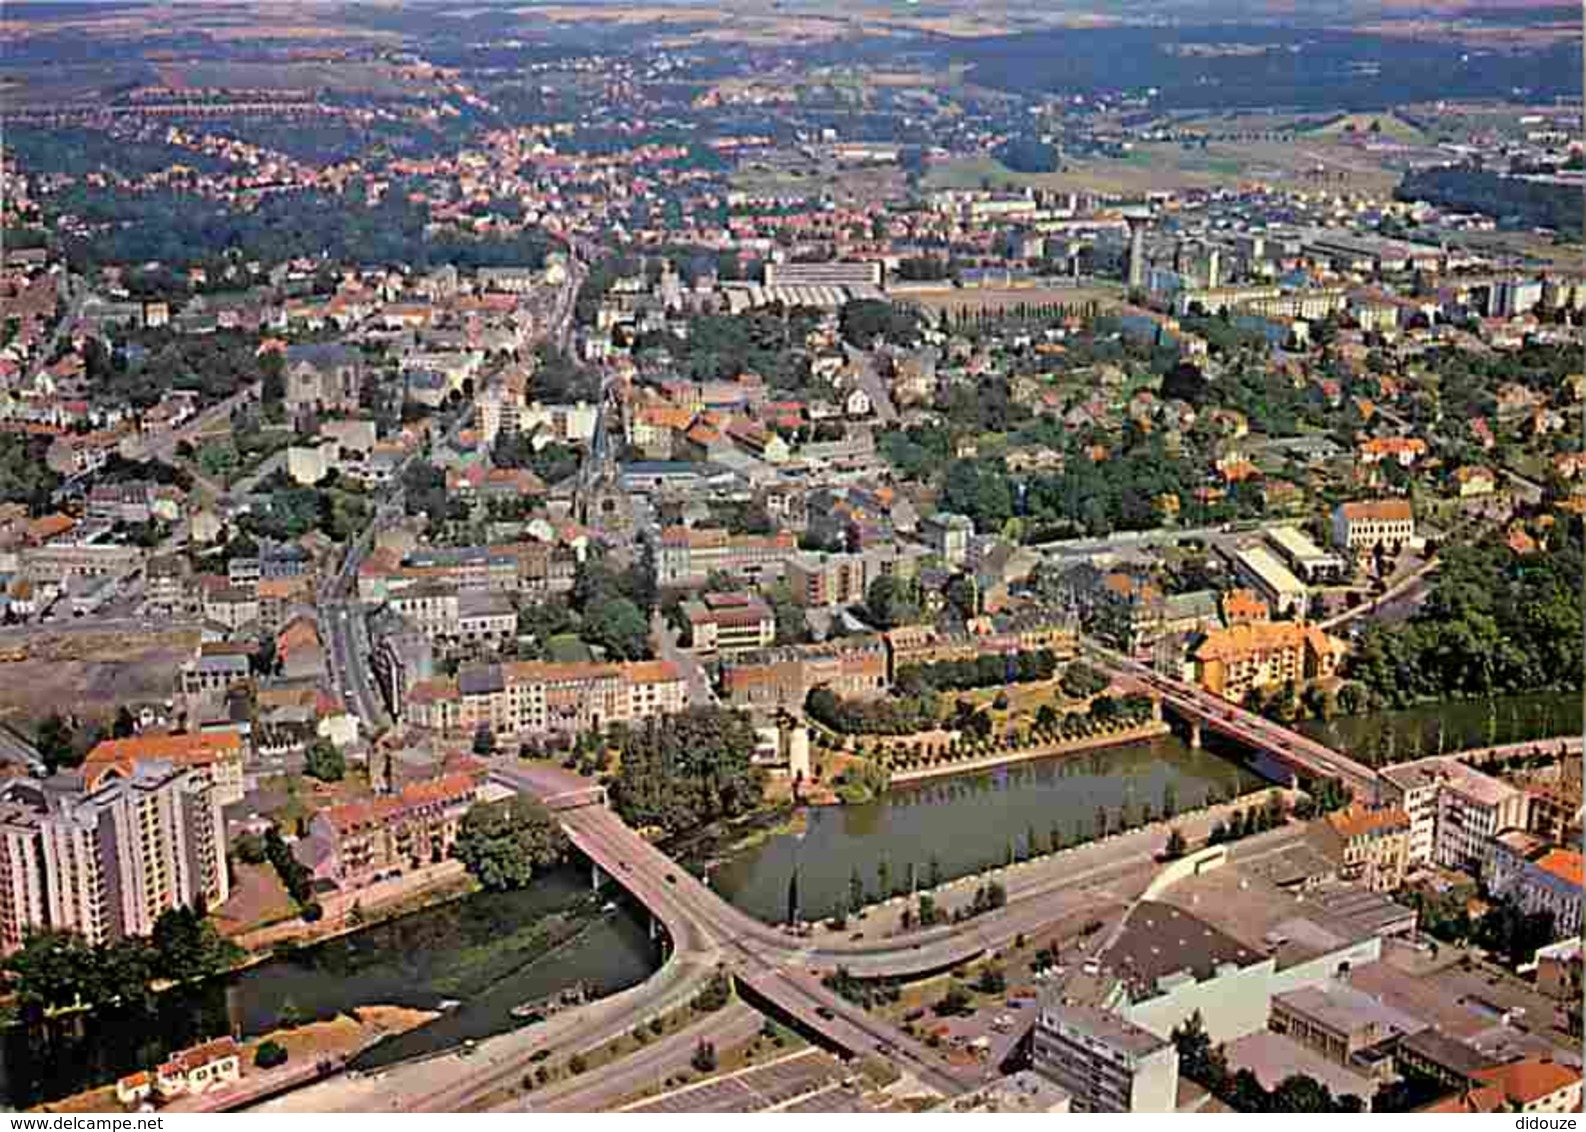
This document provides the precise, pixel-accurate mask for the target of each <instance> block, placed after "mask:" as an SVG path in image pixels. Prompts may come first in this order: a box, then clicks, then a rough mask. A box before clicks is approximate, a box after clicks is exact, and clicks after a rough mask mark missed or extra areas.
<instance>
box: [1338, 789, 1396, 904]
mask: <svg viewBox="0 0 1586 1132" xmlns="http://www.w3.org/2000/svg"><path fill="white" fill-rule="evenodd" d="M1327 824H1328V826H1329V827H1331V829H1332V831H1333V832H1334V833H1335V834H1337V835H1338V837H1339V839H1340V841H1341V842H1342V850H1343V867H1342V868H1341V869H1340V870H1339V876H1340V877H1342V878H1343V879H1345V880H1349V881H1353V882H1355V883H1358V884H1364V885H1365V886H1366V887H1368V888H1370V889H1371V891H1373V892H1393V891H1395V890H1396V889H1398V888H1399V887H1400V886H1401V885H1402V884H1403V883H1404V874H1405V871H1406V869H1407V868H1408V867H1409V860H1410V815H1409V814H1407V813H1405V811H1404V810H1402V809H1400V808H1398V807H1397V806H1377V807H1370V806H1366V805H1363V804H1362V803H1360V802H1354V803H1352V804H1351V805H1349V806H1347V807H1345V808H1344V809H1342V810H1336V811H1334V812H1333V813H1331V814H1328V815H1327Z"/></svg>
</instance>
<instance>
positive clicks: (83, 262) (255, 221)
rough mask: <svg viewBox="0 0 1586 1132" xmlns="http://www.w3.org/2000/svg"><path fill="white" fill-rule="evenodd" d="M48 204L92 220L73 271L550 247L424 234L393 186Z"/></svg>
mask: <svg viewBox="0 0 1586 1132" xmlns="http://www.w3.org/2000/svg"><path fill="white" fill-rule="evenodd" d="M50 205H51V208H52V210H53V211H55V212H57V213H67V212H69V213H72V214H74V215H75V216H77V217H78V218H79V219H80V220H81V221H82V222H83V223H84V224H87V225H91V226H94V229H95V230H93V231H91V232H84V233H82V234H80V235H73V236H70V237H68V238H67V240H66V254H67V259H68V261H69V262H70V264H71V267H72V270H74V271H79V272H84V271H89V270H92V269H94V268H96V267H99V266H101V265H103V264H114V263H144V262H148V261H160V262H166V263H188V262H191V261H192V260H194V259H196V258H202V257H204V256H206V255H210V254H214V253H217V252H223V251H226V250H228V249H231V248H236V249H238V250H239V251H242V252H245V253H246V254H247V255H248V256H249V257H250V258H254V259H260V260H263V261H265V262H267V263H279V262H282V261H285V260H290V259H296V258H298V257H302V256H315V257H317V256H319V255H320V254H321V253H324V254H325V255H327V256H328V257H329V258H330V259H331V260H332V261H338V262H352V263H363V264H393V263H402V264H407V265H409V266H411V267H415V268H428V267H437V266H440V265H442V264H447V263H450V264H455V265H456V266H457V267H458V268H459V269H460V270H464V271H467V270H470V269H473V268H477V267H531V268H533V267H539V266H540V265H541V264H543V263H544V262H545V256H546V253H547V252H548V251H550V250H551V249H552V247H553V241H552V240H551V238H550V237H549V236H548V235H546V234H545V233H544V232H542V231H540V230H538V229H528V230H525V231H523V232H520V233H518V234H517V235H515V236H513V237H511V238H510V239H475V238H473V237H469V236H462V235H438V236H431V235H429V234H428V233H427V232H426V228H427V227H428V225H429V222H430V219H429V211H428V209H427V208H426V207H425V206H424V205H422V204H415V203H413V202H412V201H409V200H408V199H407V194H406V192H405V191H404V190H403V189H402V188H401V187H400V186H397V185H393V186H391V188H390V189H389V190H388V191H387V192H386V193H385V194H384V195H383V196H381V197H380V199H379V200H378V201H371V200H369V199H368V198H367V197H366V196H365V195H364V194H363V193H362V192H361V191H349V192H347V193H342V194H337V193H331V192H325V191H322V190H319V189H304V190H295V191H290V192H280V193H273V194H271V195H269V196H266V197H264V198H263V199H262V200H260V201H259V203H258V206H257V207H255V208H254V209H252V210H251V211H247V212H243V211H239V210H236V209H231V208H228V207H227V206H226V205H224V204H221V203H219V202H217V201H213V200H210V199H208V198H206V197H202V196H199V195H198V194H196V193H185V192H179V191H176V190H171V189H163V190H160V191H157V192H148V193H138V194H135V195H134V194H130V193H120V192H113V191H112V192H105V191H98V190H93V191H91V190H89V189H86V188H84V187H82V186H76V187H73V188H71V189H68V190H66V191H65V192H63V193H61V194H60V195H58V196H56V197H53V198H51V200H50ZM101 225H102V226H103V227H100V226H101Z"/></svg>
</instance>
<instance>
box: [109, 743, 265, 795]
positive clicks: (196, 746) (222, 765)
mask: <svg viewBox="0 0 1586 1132" xmlns="http://www.w3.org/2000/svg"><path fill="white" fill-rule="evenodd" d="M243 747H244V744H243V739H242V732H241V731H237V730H234V729H231V728H227V729H225V730H221V731H191V732H188V733H186V734H182V735H169V734H165V733H163V732H161V733H149V734H144V735H136V736H133V737H131V738H128V739H106V740H105V741H104V742H102V743H99V744H98V745H96V746H95V747H94V748H93V750H91V751H89V752H88V757H87V758H85V759H84V760H83V765H82V775H83V781H84V785H85V786H86V787H87V789H89V790H97V789H99V788H100V787H101V786H103V785H104V784H105V783H106V782H109V781H110V780H111V779H115V778H131V777H132V775H133V772H134V771H135V770H136V769H137V768H138V766H139V764H142V763H153V762H166V763H171V764H172V765H174V766H177V767H184V768H196V769H198V770H200V771H202V772H205V773H206V774H207V777H208V779H209V784H210V786H211V787H213V788H214V791H215V798H216V801H217V802H218V803H219V804H220V805H222V806H229V805H231V804H232V803H234V802H240V801H242V795H243V782H242V762H243V756H244V754H245V752H244V749H243Z"/></svg>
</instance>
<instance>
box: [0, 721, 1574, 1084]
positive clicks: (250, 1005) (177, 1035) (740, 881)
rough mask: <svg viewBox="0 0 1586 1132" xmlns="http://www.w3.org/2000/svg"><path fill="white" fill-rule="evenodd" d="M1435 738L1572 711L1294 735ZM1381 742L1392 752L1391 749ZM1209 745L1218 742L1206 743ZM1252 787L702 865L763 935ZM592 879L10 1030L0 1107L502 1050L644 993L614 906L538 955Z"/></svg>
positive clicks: (1538, 728)
mask: <svg viewBox="0 0 1586 1132" xmlns="http://www.w3.org/2000/svg"><path fill="white" fill-rule="evenodd" d="M1439 719H1441V720H1442V721H1443V722H1442V726H1443V729H1444V743H1445V747H1446V749H1447V750H1450V751H1452V750H1456V749H1459V748H1461V747H1471V746H1481V745H1488V744H1490V743H1494V742H1496V743H1505V742H1516V741H1524V740H1527V739H1532V738H1536V737H1538V736H1542V735H1553V734H1560V733H1563V732H1566V731H1569V730H1571V729H1573V730H1576V731H1578V730H1579V729H1580V726H1581V701H1580V699H1579V698H1578V697H1571V696H1568V695H1549V696H1517V697H1509V698H1506V699H1502V700H1497V701H1491V702H1488V701H1465V702H1459V703H1452V704H1441V705H1427V706H1424V707H1417V708H1412V709H1409V710H1407V711H1400V712H1388V713H1382V714H1378V715H1373V716H1364V717H1346V718H1340V719H1335V720H1332V721H1330V722H1328V723H1319V722H1315V721H1312V722H1309V723H1306V724H1305V725H1304V729H1305V730H1307V731H1308V732H1310V733H1311V734H1313V735H1315V736H1316V737H1317V738H1319V739H1321V740H1322V741H1324V742H1327V743H1329V744H1331V745H1334V746H1338V747H1340V748H1342V749H1345V750H1349V751H1350V752H1351V753H1353V754H1355V755H1356V757H1364V758H1365V759H1366V760H1368V761H1376V760H1377V759H1379V758H1382V757H1385V756H1386V755H1387V753H1388V752H1389V751H1390V750H1391V751H1392V755H1393V758H1395V759H1404V758H1409V757H1413V756H1414V754H1415V752H1416V749H1417V740H1416V735H1417V734H1419V735H1420V739H1419V749H1420V750H1421V752H1422V753H1425V754H1433V753H1436V749H1437V738H1436V735H1437V726H1438V720H1439ZM1388 735H1392V736H1393V738H1392V739H1391V740H1389V739H1388V738H1387V736H1388ZM1208 742H1211V743H1212V744H1213V746H1216V745H1217V744H1216V741H1215V740H1214V739H1209V740H1208ZM1259 785H1260V779H1259V778H1257V777H1256V776H1255V775H1254V774H1252V773H1250V772H1248V771H1246V770H1244V769H1241V768H1240V767H1239V766H1237V765H1235V763H1233V762H1231V761H1228V760H1227V759H1225V758H1223V757H1221V756H1220V755H1218V754H1216V753H1214V751H1210V750H1207V751H1194V750H1190V749H1189V748H1188V747H1186V746H1185V745H1184V744H1183V743H1182V742H1181V741H1180V740H1179V739H1177V738H1176V737H1173V736H1163V737H1161V738H1158V739H1154V740H1152V741H1150V742H1146V743H1136V744H1130V745H1128V746H1124V747H1113V748H1108V749H1102V750H1096V751H1089V752H1084V753H1080V754H1075V755H1069V756H1061V757H1057V758H1052V759H1044V760H1040V761H1037V762H1030V763H1021V764H1016V765H1013V766H1009V767H1006V768H1002V769H999V770H993V771H984V772H980V773H975V774H966V775H958V776H954V777H952V778H943V779H937V780H934V781H931V782H924V783H920V784H918V785H913V786H900V787H895V788H894V789H893V790H891V791H890V792H889V793H888V794H886V795H884V796H883V797H881V798H879V799H877V800H876V801H874V802H871V803H868V804H866V805H862V806H843V807H831V808H823V809H813V810H810V811H809V813H808V821H807V823H806V825H805V828H804V831H803V832H802V833H801V834H778V835H774V836H772V837H769V838H767V839H765V840H763V841H761V842H760V843H758V844H756V845H753V846H751V847H750V848H747V849H744V850H742V851H741V852H738V853H736V854H734V855H732V856H731V857H730V858H729V859H727V860H725V861H722V862H720V863H718V864H717V865H716V867H715V868H714V869H713V870H712V873H711V883H712V884H713V885H714V886H715V887H716V889H717V891H719V892H721V893H722V895H723V896H725V897H726V898H727V899H729V900H731V901H732V902H733V903H735V904H737V905H738V906H739V907H741V908H744V909H745V910H747V911H749V912H752V913H754V914H755V915H757V916H760V917H762V918H764V919H766V920H770V921H779V920H782V919H784V918H785V916H786V912H787V895H788V881H789V878H790V877H791V875H792V872H793V866H794V862H795V861H797V863H798V867H799V897H800V906H801V908H802V910H803V912H804V914H805V915H806V916H824V915H828V914H830V912H831V911H833V910H834V909H835V908H836V906H837V904H838V902H839V901H841V900H843V899H844V898H845V897H846V895H847V892H848V883H849V877H850V874H851V873H852V871H853V870H854V869H855V868H856V867H857V868H858V870H859V872H860V875H861V877H862V879H863V881H864V883H865V886H866V888H867V889H874V888H875V887H876V883H877V865H878V864H879V863H880V862H881V861H882V860H883V859H885V860H886V861H887V864H888V866H889V868H890V870H891V875H892V878H893V882H894V883H895V884H900V885H902V884H906V883H907V876H908V872H907V870H908V867H909V865H910V863H913V865H914V866H915V868H916V876H917V879H918V880H919V882H920V883H922V884H923V883H925V881H926V878H927V877H928V875H929V867H930V861H931V858H932V857H933V856H934V857H935V858H936V859H937V862H938V864H939V866H940V869H941V872H942V876H943V877H944V878H945V879H952V878H954V877H958V876H963V875H967V874H969V873H973V872H976V871H978V870H981V869H984V868H986V867H987V866H990V865H995V864H1000V863H1001V862H1002V860H1003V859H1004V857H1005V856H1006V853H1007V848H1008V842H1009V839H1010V838H1011V839H1013V840H1014V841H1015V842H1016V843H1017V845H1018V846H1019V848H1020V851H1021V852H1022V851H1023V842H1024V839H1025V837H1026V836H1027V834H1026V831H1027V830H1029V829H1031V828H1033V829H1034V830H1035V833H1036V836H1037V838H1038V839H1039V840H1040V841H1042V842H1045V841H1046V840H1047V839H1048V838H1049V837H1050V835H1051V830H1052V828H1053V825H1054V823H1055V824H1056V826H1057V828H1058V829H1059V830H1061V831H1062V833H1063V836H1064V838H1065V840H1072V839H1073V837H1074V835H1075V833H1076V831H1077V830H1080V829H1084V830H1087V831H1088V830H1089V829H1090V828H1091V826H1092V825H1093V823H1094V821H1095V814H1096V809H1097V807H1098V806H1100V807H1103V808H1105V809H1106V810H1107V812H1108V815H1109V818H1112V817H1114V816H1115V815H1116V813H1117V811H1118V808H1119V807H1120V806H1124V805H1127V806H1129V807H1130V808H1131V810H1133V811H1134V812H1135V813H1138V812H1139V807H1140V806H1141V805H1142V804H1149V805H1150V806H1151V807H1152V809H1153V810H1154V811H1156V812H1158V813H1160V812H1161V810H1162V805H1163V800H1164V793H1165V792H1167V791H1169V790H1171V792H1172V793H1173V795H1174V802H1175V807H1176V809H1178V810H1180V811H1183V810H1187V809H1191V808H1194V807H1196V806H1198V805H1200V804H1201V803H1202V802H1203V801H1204V800H1205V798H1206V796H1207V793H1208V792H1209V791H1216V792H1217V793H1218V794H1219V795H1220V796H1221V797H1223V798H1227V797H1230V796H1231V795H1232V794H1233V793H1235V792H1236V791H1244V790H1249V789H1254V788H1256V787H1257V786H1259ZM586 883H587V874H585V873H584V872H583V871H582V870H581V869H574V868H571V867H569V868H566V869H562V870H558V871H557V872H554V873H551V874H548V875H547V876H546V877H544V878H542V879H540V880H539V881H537V882H536V883H535V885H534V887H533V888H532V889H530V890H528V891H526V892H514V893H503V894H486V893H480V894H477V895H474V896H470V897H468V898H466V899H464V900H460V901H456V902H453V903H451V904H446V905H442V906H440V907H437V908H431V909H427V910H425V911H422V912H416V913H413V914H412V915H409V916H405V917H403V918H401V919H399V920H394V921H391V922H389V923H384V924H376V925H373V926H371V927H368V928H365V929H363V930H361V931H358V932H355V933H352V934H350V935H347V936H343V937H341V938H339V939H335V940H330V941H328V942H326V943H322V944H318V945H315V946H313V947H308V948H304V949H301V950H300V951H298V952H296V953H294V954H292V955H291V956H288V957H281V958H276V959H272V960H270V961H269V962H267V963H263V964H260V965H259V966H257V967H253V968H250V969H249V970H247V971H243V972H240V973H238V974H236V975H233V976H229V977H227V978H224V979H217V980H214V981H212V982H211V983H208V984H206V985H204V986H201V987H197V988H187V989H183V990H181V991H179V992H175V993H172V994H168V995H165V996H163V998H162V1000H161V1003H160V1007H159V1011H158V1015H157V1017H155V1018H154V1019H152V1020H151V1019H150V1018H148V1017H147V1016H144V1015H141V1014H139V1015H131V1014H129V1013H126V1012H118V1011H115V1010H102V1011H98V1012H96V1013H94V1014H92V1015H82V1016H75V1017H71V1018H65V1019H59V1020H56V1021H53V1022H50V1023H47V1024H41V1025H35V1026H13V1027H10V1028H9V1029H7V1030H6V1031H5V1032H4V1034H3V1035H0V1094H3V1095H4V1097H5V1098H6V1099H7V1100H8V1101H9V1102H10V1103H11V1104H13V1105H15V1106H17V1107H23V1106H26V1105H32V1104H37V1103H39V1102H40V1101H42V1100H46V1099H55V1098H58V1097H61V1096H65V1095H67V1094H69V1093H73V1092H76V1091H78V1090H80V1089H83V1088H86V1087H89V1086H92V1085H96V1084H104V1083H107V1082H110V1081H113V1080H114V1079H115V1078H116V1077H117V1076H119V1075H121V1074H124V1073H129V1072H131V1071H133V1070H135V1069H138V1068H142V1067H143V1066H145V1065H148V1064H152V1063H153V1062H155V1061H156V1060H157V1059H158V1057H159V1056H160V1055H161V1054H163V1053H165V1052H167V1051H169V1050H170V1049H173V1048H180V1047H182V1046H184V1045H189V1044H192V1043H195V1042H198V1041H202V1040H204V1039H206V1038H210V1037H213V1036H215V1035H217V1034H224V1033H228V1032H229V1033H237V1034H241V1035H243V1036H244V1037H248V1036H254V1035H257V1034H260V1033H263V1032H265V1031H267V1030H269V1029H271V1028H273V1026H274V1024H275V1023H276V1022H277V1020H278V1019H280V1017H281V1016H282V1014H283V1013H291V1012H296V1013H298V1014H300V1015H303V1016H314V1017H322V1018H323V1017H330V1016H332V1015H334V1014H336V1013H339V1012H342V1011H346V1010H349V1009H353V1008H356V1007H358V1006H368V1005H375V1004H389V1005H394V1006H409V1007H416V1008H420V1009H437V1008H439V1006H440V1005H441V1004H442V1003H443V1002H446V1001H447V1000H456V1002H457V1003H458V1005H457V1006H456V1007H455V1008H454V1009H450V1010H448V1011H447V1012H445V1013H444V1014H442V1015H441V1017H439V1018H437V1019H436V1020H435V1021H434V1022H432V1023H430V1024H429V1025H426V1026H423V1027H421V1028H419V1029H417V1030H414V1031H411V1032H410V1033H408V1034H405V1035H402V1036H400V1037H397V1038H394V1039H391V1040H389V1041H387V1042H384V1043H381V1044H380V1045H378V1046H376V1047H375V1048H374V1049H373V1050H371V1051H369V1052H368V1053H367V1054H365V1055H364V1057H363V1059H362V1064H366V1065H376V1064H384V1063H388V1062H390V1061H392V1060H396V1059H399V1058H403V1057H409V1056H413V1055H416V1054H421V1053H426V1052H429V1051H432V1050H436V1049H441V1048H445V1047H447V1046H451V1045H455V1044H457V1043H458V1042H461V1041H464V1040H466V1039H469V1038H474V1039H478V1038H482V1037H486V1036H488V1035H490V1034H493V1033H499V1032H501V1031H502V1030H505V1029H507V1028H508V1027H510V1026H511V1025H513V1021H512V1019H511V1017H510V1016H509V1014H508V1012H509V1011H510V1010H511V1009H512V1007H514V1006H516V1005H518V1004H519V1003H522V1002H526V1001H529V1000H531V999H535V998H539V997H542V996H544V995H547V994H550V993H553V992H555V991H558V990H560V989H562V988H564V987H567V986H571V985H573V984H574V983H577V982H579V981H581V980H585V981H593V982H595V983H596V984H598V985H599V987H600V988H601V990H603V991H606V992H610V991H615V990H618V989H621V988H622V987H626V986H630V985H632V984H634V983H636V982H638V981H640V980H641V979H643V978H645V977H646V976H647V975H648V974H649V973H650V972H651V971H652V970H653V969H654V965H655V962H656V957H655V953H654V949H653V947H652V945H651V943H650V941H649V939H648V938H647V936H646V932H645V929H644V921H643V919H642V917H641V916H640V915H639V914H638V913H636V912H634V911H632V910H630V909H629V908H628V907H627V906H626V905H625V904H624V903H623V902H622V901H620V900H619V901H618V902H617V906H616V907H615V908H613V909H611V910H610V911H608V912H604V913H602V914H600V915H599V916H598V917H596V918H595V919H594V920H593V922H591V923H590V924H589V925H588V927H587V928H586V929H585V931H584V932H583V933H582V934H581V935H579V936H578V937H577V938H576V939H575V940H573V941H572V942H570V943H568V944H565V945H563V946H561V947H559V948H556V949H553V950H550V951H549V952H548V953H547V950H546V946H545V940H544V937H543V934H542V932H541V930H540V929H541V928H542V927H543V925H544V924H545V922H546V917H547V916H550V915H553V914H555V913H558V912H565V911H567V910H569V909H571V908H574V907H576V906H577V905H579V904H580V903H582V902H583V901H584V900H585V899H586V898H587V889H586V887H585V886H586Z"/></svg>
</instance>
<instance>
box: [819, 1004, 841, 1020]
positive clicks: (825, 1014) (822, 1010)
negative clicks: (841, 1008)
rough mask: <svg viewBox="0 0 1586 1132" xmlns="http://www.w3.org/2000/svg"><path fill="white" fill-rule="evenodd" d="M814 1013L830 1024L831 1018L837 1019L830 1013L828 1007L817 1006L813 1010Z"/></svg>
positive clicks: (830, 1009) (830, 1010)
mask: <svg viewBox="0 0 1586 1132" xmlns="http://www.w3.org/2000/svg"><path fill="white" fill-rule="evenodd" d="M815 1013H816V1014H817V1015H819V1016H820V1017H821V1018H823V1019H825V1020H826V1021H827V1022H830V1021H831V1020H832V1019H833V1018H835V1017H837V1015H836V1014H834V1013H833V1012H832V1008H831V1007H829V1006H817V1007H816V1008H815Z"/></svg>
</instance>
